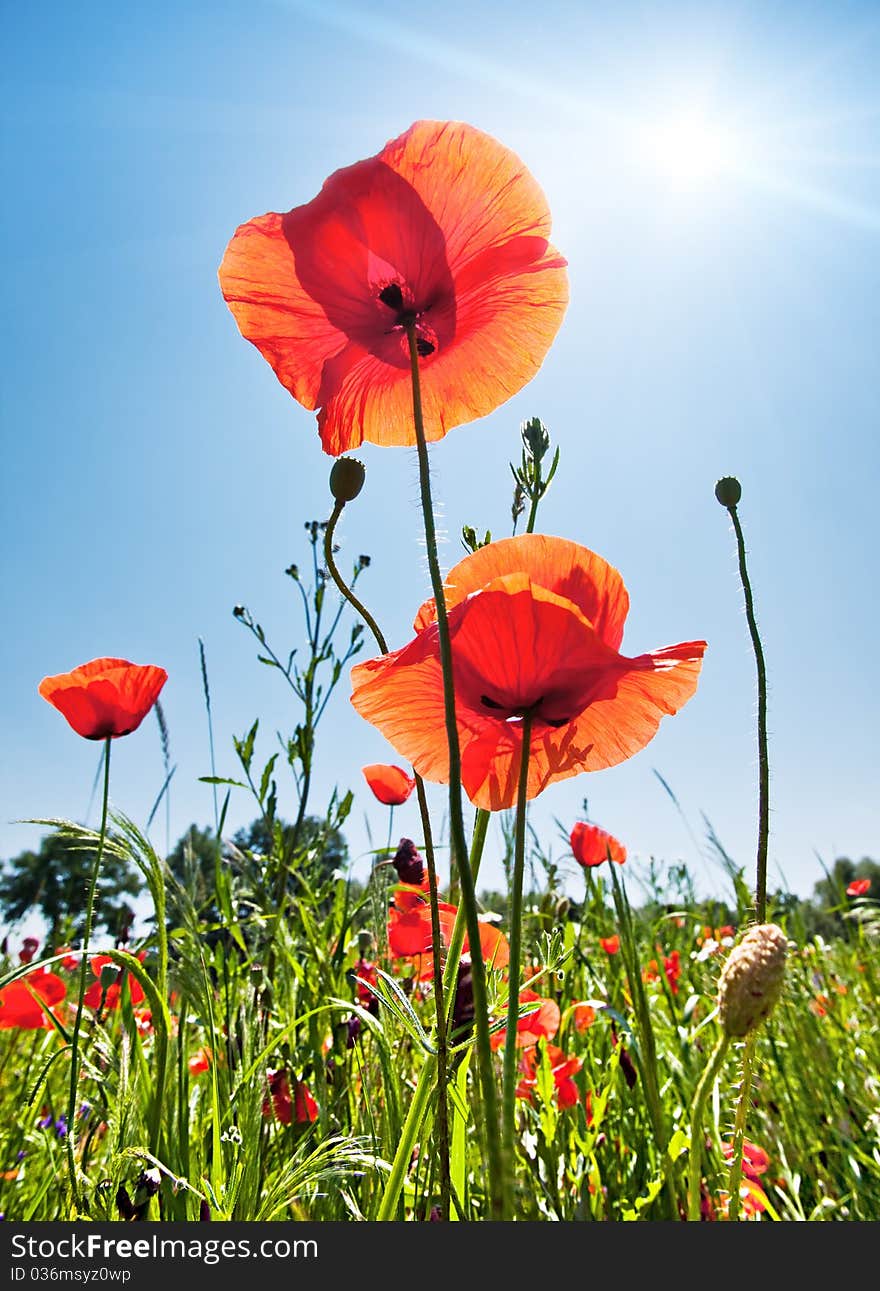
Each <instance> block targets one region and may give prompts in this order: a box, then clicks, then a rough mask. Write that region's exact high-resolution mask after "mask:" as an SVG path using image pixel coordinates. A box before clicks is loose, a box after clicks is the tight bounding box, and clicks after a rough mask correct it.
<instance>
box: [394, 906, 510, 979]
mask: <svg viewBox="0 0 880 1291" xmlns="http://www.w3.org/2000/svg"><path fill="white" fill-rule="evenodd" d="M437 907H438V916H439V922H440V938H441V941H442V942H443V944H444V945H446V946H448V945H449V941H450V938H451V937H452V929H453V927H454V925H455V916H456V914H457V913H458V910H457V908H456V906H454V905H449V904H448V903H447V902H445V901H438V902H437ZM388 948H389V950H390V951H391V954H392V955H393V956H394V957H395V958H398V959H400V958H404V959H409V958H413V957H420V958H421V972H420V974H419V976H420V978H421V980H422V981H426V980H429V979H430V978H431V976H432V970H433V963H432V951H433V942H432V937H431V908H430V906H429V905H428V903H427V902H426V901H425V899H424V897H423V896H422V894H421V893H420V892H417V891H415V890H414V889H412V888H399V889H397V891H396V892H395V896H394V905H393V906H392V907H391V910H390V912H389V917H388ZM480 948H481V950H482V953H483V959H484V961H485V963H486V964H487V966H488V967H489V968H496V969H500V968H506V967H507V964H508V962H509V959H510V947H509V945H508V943H507V938H506V937H505V936H504V933H503V932H501V930H500V928H496V927H495V926H494V925H493V924H491V923H487V922H486V921H485V920H483V919H481V920H480ZM469 953H470V942H469V941H468V938H467V936H465V938H464V943H463V945H462V955H466V954H469Z"/></svg>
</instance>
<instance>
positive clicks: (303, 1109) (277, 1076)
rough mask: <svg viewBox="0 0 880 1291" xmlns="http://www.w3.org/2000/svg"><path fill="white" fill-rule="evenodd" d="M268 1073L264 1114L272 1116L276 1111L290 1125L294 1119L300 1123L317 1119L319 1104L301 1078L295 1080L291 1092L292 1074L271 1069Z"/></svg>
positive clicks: (277, 1115)
mask: <svg viewBox="0 0 880 1291" xmlns="http://www.w3.org/2000/svg"><path fill="white" fill-rule="evenodd" d="M267 1074H268V1080H269V1095H268V1096H267V1097H266V1098H264V1099H263V1115H264V1116H271V1115H272V1113H273V1111H274V1113H275V1116H276V1118H277V1119H278V1120H279V1121H280V1122H281V1124H282V1125H289V1124H290V1123H291V1121H293V1120H295V1121H296V1122H297V1123H298V1124H308V1123H309V1122H311V1121H314V1120H317V1118H318V1104H317V1103H316V1102H315V1100H314V1098H313V1097H312V1095H311V1094H310V1093H309V1090H308V1087H307V1086H306V1085H305V1084H304V1083H303V1082H302V1081H301V1080H295V1081H294V1087H293V1092H292V1093H291V1088H290V1076H289V1075H288V1073H287V1072H286V1071H284V1070H282V1071H270V1072H268V1073H267ZM270 1098H271V1102H270Z"/></svg>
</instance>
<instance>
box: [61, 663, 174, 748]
mask: <svg viewBox="0 0 880 1291" xmlns="http://www.w3.org/2000/svg"><path fill="white" fill-rule="evenodd" d="M167 680H168V673H167V672H166V671H165V669H164V668H157V667H156V666H155V665H153V664H146V665H140V664H136V663H129V662H128V660H127V659H92V661H91V662H90V663H84V664H81V665H80V667H79V668H74V670H73V672H63V673H60V674H59V675H58V676H57V677H44V678H43V680H42V681H41V682H40V685H39V691H40V694H41V695H42V696H43V698H44V699H45V700H48V702H49V703H50V704H52V705H54V707H55V708H57V709H58V711H59V713H61V714H62V716H64V717H66V718H67V721H68V722H69V723H70V725H71V726H72V727H73V729H74V730H75V731H76V733H77V735H82V736H84V738H85V739H87V740H105V739H107V737H108V736H109V737H110V738H111V739H114V740H115V739H118V738H119V737H120V735H130V734H131V732H132V731H136V730H137V728H138V727H139V726H140V724H141V722H142V721H143V720H144V718H145V717H146V715H147V713H148V712H149V711H150V709H151V708H152V707H153V705H154V704H155V702H156V700H157V699H158V698H159V691H160V690H161V689H162V687H163V686H164V685H165V682H166V681H167Z"/></svg>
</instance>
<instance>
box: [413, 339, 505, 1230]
mask: <svg viewBox="0 0 880 1291" xmlns="http://www.w3.org/2000/svg"><path fill="white" fill-rule="evenodd" d="M406 337H407V341H408V343H409V360H410V373H411V377H412V394H413V421H414V424H415V432H416V446H417V449H418V457H419V486H420V493H421V500H422V518H423V522H424V526H425V547H426V550H427V553H428V568H429V570H430V573H431V587H432V590H433V592H434V605H435V609H436V612H437V635H438V638H439V645H440V662H441V665H442V668H443V706H444V714H445V724H446V739H447V743H448V745H449V835H450V843H451V853H452V858H453V860H454V861H455V863H456V864H457V866H458V875H459V881H460V883H461V904H462V907H463V908H464V912H465V919H466V922H467V934H468V944H469V946H470V956H471V977H472V981H473V988H474V1021H475V1025H476V1033H477V1054H478V1057H479V1068H480V1084H481V1089H482V1096H483V1103H484V1108H483V1110H484V1113H485V1122H486V1125H487V1139H488V1162H487V1164H488V1170H489V1181H488V1182H489V1189H488V1190H489V1213H490V1215H491V1217H492V1218H493V1219H500V1218H501V1216H502V1214H503V1209H504V1161H503V1156H502V1152H501V1144H500V1141H499V1137H498V1134H497V1133H496V1132H495V1127H496V1126H497V1125H498V1095H497V1092H496V1089H495V1073H494V1068H493V1065H492V1047H491V1044H490V1040H489V1013H488V1005H487V993H486V968H485V964H484V963H483V951H482V947H481V944H480V921H479V918H478V915H477V894H476V890H475V887H474V878H473V875H472V873H471V871H470V868H469V866H468V859H467V841H466V839H465V832H464V814H463V810H462V801H461V748H460V746H459V741H458V726H457V725H456V715H455V687H454V681H453V671H452V643H451V640H450V636H449V621H448V619H447V615H446V597H445V594H444V591H443V577H442V575H441V573H440V561H439V558H438V555H437V531H436V527H435V525H434V505H433V501H432V498H431V474H430V470H429V466H428V445H427V442H426V440H425V423H424V418H423V415H422V392H421V382H420V379H419V352H418V347H417V345H416V330H415V323H413V322H409V323H407V324H406Z"/></svg>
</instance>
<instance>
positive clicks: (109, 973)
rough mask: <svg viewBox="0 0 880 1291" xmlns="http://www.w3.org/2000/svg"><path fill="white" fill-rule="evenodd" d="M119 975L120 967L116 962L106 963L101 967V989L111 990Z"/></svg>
mask: <svg viewBox="0 0 880 1291" xmlns="http://www.w3.org/2000/svg"><path fill="white" fill-rule="evenodd" d="M118 977H119V969H118V968H117V967H116V965H115V964H104V966H103V967H102V969H101V990H102V991H109V990H110V987H111V986H112V985H113V983H114V982H115V981H116V979H117V978H118Z"/></svg>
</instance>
